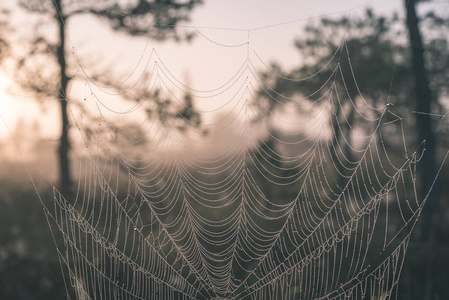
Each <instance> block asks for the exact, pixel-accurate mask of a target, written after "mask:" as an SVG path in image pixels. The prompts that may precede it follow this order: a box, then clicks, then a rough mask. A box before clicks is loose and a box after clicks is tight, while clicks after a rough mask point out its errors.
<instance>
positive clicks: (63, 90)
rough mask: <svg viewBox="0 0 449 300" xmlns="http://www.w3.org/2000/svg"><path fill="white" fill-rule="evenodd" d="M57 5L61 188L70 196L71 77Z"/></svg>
mask: <svg viewBox="0 0 449 300" xmlns="http://www.w3.org/2000/svg"><path fill="white" fill-rule="evenodd" d="M53 6H54V7H55V18H56V21H57V23H58V26H59V45H58V47H57V50H56V51H57V53H56V54H57V57H58V63H59V67H60V87H59V95H58V98H59V99H60V100H59V103H60V105H61V125H62V126H61V138H60V140H59V150H58V158H59V188H60V192H61V194H62V195H63V196H64V197H66V198H68V197H70V196H71V192H72V176H71V172H70V158H69V153H70V139H69V128H70V122H69V118H68V115H67V85H68V83H69V77H68V76H67V74H66V68H67V64H66V57H65V21H66V18H65V17H64V14H63V11H62V3H61V0H55V1H53Z"/></svg>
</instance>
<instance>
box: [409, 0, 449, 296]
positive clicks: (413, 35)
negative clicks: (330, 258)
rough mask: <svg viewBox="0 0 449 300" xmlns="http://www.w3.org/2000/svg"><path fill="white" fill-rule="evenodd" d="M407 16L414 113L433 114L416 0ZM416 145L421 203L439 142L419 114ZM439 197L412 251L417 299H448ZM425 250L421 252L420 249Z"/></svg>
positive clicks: (432, 197)
mask: <svg viewBox="0 0 449 300" xmlns="http://www.w3.org/2000/svg"><path fill="white" fill-rule="evenodd" d="M404 1H405V9H406V14H407V27H408V31H409V38H410V48H411V54H412V71H413V77H414V85H415V99H414V101H415V110H416V111H417V112H423V113H431V108H432V101H433V98H432V93H431V90H430V87H429V80H428V78H427V74H426V68H425V61H424V46H423V41H422V37H421V33H420V30H419V20H418V17H417V14H416V2H417V1H416V0H404ZM416 131H417V143H418V144H421V142H423V141H425V143H424V149H425V152H424V155H423V157H422V159H421V161H420V162H419V163H418V176H419V179H420V180H419V181H420V182H421V185H420V187H419V196H420V198H421V200H423V199H425V197H427V194H428V193H429V191H430V190H431V188H432V184H433V181H434V178H435V174H436V171H437V170H436V160H435V157H436V148H435V145H436V141H435V136H434V133H433V131H432V120H431V117H430V116H429V115H425V114H419V113H418V114H416ZM438 198H439V193H438V190H437V189H436V188H433V190H432V191H431V193H430V194H429V196H428V198H427V202H426V204H425V207H424V209H423V211H422V214H421V221H420V226H418V228H417V229H418V240H417V243H416V246H415V247H414V248H416V249H412V251H410V253H409V255H411V256H412V257H411V260H410V262H409V263H408V264H409V266H408V268H407V269H408V270H409V271H408V272H409V274H406V276H410V277H411V282H412V285H413V287H414V296H415V297H416V298H417V299H418V298H419V299H447V298H446V297H444V296H443V297H441V296H442V294H441V292H439V291H438V290H440V289H441V288H442V287H443V286H442V285H441V283H438V280H437V278H438V277H439V276H440V275H443V274H445V273H446V272H447V271H446V270H443V269H444V266H441V265H438V264H437V263H435V262H436V260H438V256H436V255H437V252H436V250H437V249H438V247H437V244H438V237H437V236H438V231H439V229H440V228H439V227H440V216H441V213H440V211H441V209H439V206H440V203H439V202H438V201H439V199H438ZM422 248H424V249H426V250H425V251H418V249H422Z"/></svg>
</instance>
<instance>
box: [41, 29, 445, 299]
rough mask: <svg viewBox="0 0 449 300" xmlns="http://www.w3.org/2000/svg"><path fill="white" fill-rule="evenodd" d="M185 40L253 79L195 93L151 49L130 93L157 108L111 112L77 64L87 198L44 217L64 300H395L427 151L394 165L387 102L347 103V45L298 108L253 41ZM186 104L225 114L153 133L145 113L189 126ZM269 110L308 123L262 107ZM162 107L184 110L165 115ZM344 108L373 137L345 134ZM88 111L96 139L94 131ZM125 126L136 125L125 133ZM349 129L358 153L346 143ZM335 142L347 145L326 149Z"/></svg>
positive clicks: (59, 200) (80, 195) (108, 92)
mask: <svg viewBox="0 0 449 300" xmlns="http://www.w3.org/2000/svg"><path fill="white" fill-rule="evenodd" d="M273 26H274V25H273ZM273 26H269V27H267V28H272V27H273ZM276 26H282V24H279V25H276ZM264 28H265V27H260V28H257V29H255V30H258V31H263V30H264ZM186 30H192V31H195V32H197V33H199V37H198V38H204V39H205V40H207V41H208V42H210V43H212V44H214V45H216V46H217V47H226V48H242V47H243V48H246V49H245V50H246V51H244V53H245V54H244V55H242V64H241V65H240V67H239V68H238V69H237V70H236V71H235V72H234V74H233V75H232V76H230V77H229V79H228V80H226V81H224V82H223V84H221V85H219V86H218V87H213V88H210V89H205V90H199V89H195V88H193V87H190V86H189V85H188V84H185V83H183V81H182V80H180V79H179V78H176V77H175V76H174V75H173V72H172V71H171V70H170V69H169V68H168V67H167V65H168V64H167V63H166V61H165V60H164V58H163V57H162V56H160V55H159V54H158V52H157V49H155V48H154V47H151V41H150V40H149V41H150V42H149V43H148V44H147V46H146V47H145V49H144V50H143V53H142V57H141V58H140V59H139V62H138V64H137V66H136V67H135V68H134V71H133V73H132V74H130V75H129V76H128V77H126V79H124V80H123V81H122V87H123V86H127V87H126V88H125V89H124V91H125V92H124V93H129V92H132V91H135V90H137V89H138V88H139V87H141V86H144V87H145V88H147V89H149V90H150V91H152V92H154V91H158V92H157V93H155V94H151V95H152V96H151V97H147V98H145V97H143V98H140V100H139V101H137V102H135V103H134V104H133V105H132V106H131V108H129V105H128V107H127V108H125V109H122V108H123V106H121V107H120V106H116V105H115V104H114V103H113V102H114V101H112V100H111V98H110V97H112V96H113V95H114V93H115V94H119V93H118V92H117V90H118V89H117V87H112V88H109V87H102V86H100V85H99V84H97V83H96V82H95V81H94V80H93V79H92V78H90V77H89V76H88V72H87V71H85V69H86V68H85V67H84V66H83V64H82V63H81V60H80V59H78V56H77V54H76V51H75V49H74V48H73V49H74V52H73V57H74V59H75V61H77V62H78V72H77V78H76V79H77V80H81V81H83V82H84V83H85V93H86V94H85V97H84V101H82V104H81V105H76V106H75V105H74V104H72V102H73V103H74V101H75V100H71V95H70V93H69V94H68V95H67V97H66V99H65V97H63V99H62V100H61V101H67V102H68V104H69V110H70V114H71V116H72V124H74V127H75V128H76V129H78V131H77V134H76V136H77V137H78V140H79V143H80V144H81V145H82V150H81V154H80V155H79V159H78V174H79V176H78V179H79V181H78V185H77V192H76V194H75V196H74V197H73V198H72V199H65V198H64V197H63V196H62V195H61V193H60V192H59V191H58V189H57V188H53V192H54V199H53V202H52V203H51V204H48V202H47V201H43V204H44V211H45V214H46V217H47V220H48V222H49V225H50V227H51V229H52V232H53V235H54V237H55V243H56V248H57V252H58V256H59V260H60V262H61V266H62V269H63V274H64V278H65V282H66V288H67V296H68V298H70V299H72V298H73V299H390V298H394V297H395V295H396V292H397V283H398V279H399V275H400V273H401V267H402V263H403V261H404V256H405V252H406V249H407V245H408V242H409V238H410V234H411V232H412V229H413V227H414V225H415V223H416V221H417V220H418V217H419V215H420V213H421V210H422V209H423V206H424V204H425V201H426V199H420V198H419V197H418V196H417V195H418V193H417V186H418V183H417V181H416V164H417V163H418V162H419V158H420V155H421V153H422V147H420V148H418V150H417V152H413V153H412V152H409V151H407V149H406V139H405V136H404V132H403V130H402V131H400V132H401V133H400V136H401V137H400V139H401V141H403V143H401V144H403V149H402V150H401V153H400V154H398V153H397V152H398V151H397V149H396V150H395V151H393V150H391V149H390V148H391V147H388V145H386V143H385V135H386V134H388V132H389V131H388V130H389V128H397V127H398V126H399V128H402V119H401V117H399V116H397V114H395V113H393V111H392V110H391V106H390V104H389V103H385V99H377V101H372V102H369V101H368V100H366V99H365V98H364V97H363V95H362V94H361V93H360V92H359V95H357V101H356V99H353V98H352V97H351V96H350V95H349V93H348V85H350V84H352V85H354V86H355V87H356V88H357V90H358V87H357V81H356V75H357V74H352V75H351V78H345V75H344V72H342V70H341V65H340V64H339V61H338V60H339V59H341V57H345V58H347V60H348V61H350V55H351V54H350V53H349V51H348V49H347V48H346V45H345V42H344V40H342V44H341V47H340V48H339V49H338V51H337V53H336V54H335V55H334V56H333V57H332V58H331V61H330V62H329V64H328V65H326V68H332V71H333V72H331V76H330V77H329V78H328V79H327V80H326V81H324V82H322V86H321V88H320V89H319V90H317V91H316V92H315V93H312V94H310V95H306V96H303V95H301V96H296V95H293V96H292V97H290V98H288V97H287V96H284V95H282V92H278V91H275V90H272V89H271V87H270V84H269V83H267V82H265V79H264V78H263V77H261V76H260V73H259V70H260V69H263V70H264V71H267V70H268V71H270V69H269V67H268V65H267V64H266V63H265V62H264V61H263V60H262V58H261V56H260V55H259V54H258V52H256V51H257V49H252V48H251V44H250V42H249V41H250V40H249V34H250V32H251V30H247V32H248V41H247V42H244V43H240V42H237V43H234V44H225V43H222V42H220V41H216V40H214V38H213V33H214V30H225V29H223V28H218V29H214V28H200V27H193V28H186ZM205 31H208V32H207V33H206V32H205ZM242 53H243V52H242ZM245 55H246V57H245ZM148 70H151V71H150V72H149V73H148V74H149V76H143V75H142V74H144V73H145V72H147V71H148ZM321 71H322V70H321ZM321 71H320V72H321ZM140 72H141V73H140ZM271 72H272V74H274V76H280V75H279V74H275V71H274V70H271ZM317 74H318V73H317ZM317 74H312V75H311V76H305V77H304V78H291V79H287V78H284V79H285V80H290V81H293V82H295V81H307V80H314V78H316V76H317ZM133 80H134V81H133ZM261 91H262V94H263V95H262V96H261V95H260V94H261ZM184 93H189V94H190V95H191V97H192V98H193V99H202V101H204V100H206V101H207V102H208V103H212V104H213V105H211V107H213V108H211V109H208V110H206V109H202V108H201V107H199V109H198V110H199V112H200V113H201V115H203V116H205V115H208V114H209V115H212V114H215V113H217V112H222V114H221V115H219V117H215V119H214V122H213V123H210V124H204V125H202V127H200V128H198V127H195V126H194V124H192V126H191V128H190V129H189V130H187V131H184V132H182V130H180V129H179V126H178V125H179V124H178V122H179V120H180V119H181V121H182V122H187V123H188V122H191V120H189V119H187V118H185V119H182V118H183V117H184V116H182V115H178V116H176V117H175V118H169V117H167V118H166V119H165V121H164V122H162V121H161V119H160V118H149V117H148V115H147V113H146V112H148V111H152V112H157V113H158V114H159V115H160V116H163V115H164V112H163V111H162V107H163V109H165V110H168V111H177V108H179V107H181V108H185V109H187V110H189V109H190V107H188V106H185V103H184V102H183V101H182V99H181V98H182V96H180V95H182V94H184ZM261 97H262V98H263V97H266V98H269V99H271V101H273V102H276V103H277V105H279V106H280V107H283V109H284V110H285V111H290V112H291V111H295V112H299V113H298V114H299V116H300V117H297V118H296V119H295V120H291V119H288V118H286V117H285V115H282V114H277V113H275V112H274V111H270V109H268V110H267V109H265V108H263V106H257V105H256V104H257V103H258V101H260V99H261ZM165 99H174V101H172V102H169V103H166V105H165V106H161V105H160V103H163V102H164V100H165ZM285 99H288V100H289V101H288V104H287V101H285ZM380 102H382V104H379V103H380ZM156 103H159V104H156ZM373 103H375V104H376V105H373ZM348 105H349V106H350V107H351V106H352V107H353V110H354V112H355V114H356V115H357V118H358V119H359V120H362V121H363V128H364V130H362V131H361V130H357V127H356V125H357V124H359V123H357V124H355V123H353V124H351V123H350V122H351V121H350V120H349V118H346V115H345V114H347V112H348ZM80 107H81V109H80ZM339 110H340V111H342V112H343V118H340V119H338V118H337V117H336V116H335V115H334V112H335V111H339ZM87 111H89V115H95V118H93V119H95V120H96V121H97V123H98V125H95V124H94V126H92V124H88V122H86V121H85V115H84V114H85V112H87ZM304 112H305V113H304ZM261 115H262V116H263V117H264V118H265V119H267V118H272V119H273V120H274V121H275V122H276V123H278V124H280V126H279V128H281V129H277V131H276V132H277V133H276V134H275V133H274V132H273V131H268V133H267V135H268V139H267V138H266V137H263V135H261V134H260V127H263V125H261V123H259V122H257V121H254V120H255V119H256V117H257V116H259V117H260V116H261ZM91 119H92V118H91ZM117 120H119V121H120V122H122V123H123V124H131V123H132V124H138V125H137V128H135V127H132V129H131V128H122V127H119V126H116V123H117ZM136 120H138V121H137V123H136ZM126 122H128V123H126ZM335 122H338V124H337V123H335ZM358 122H360V121H358ZM340 123H341V124H340ZM334 125H336V126H334ZM343 126H345V128H349V129H350V130H349V132H350V135H351V136H353V137H355V136H357V142H356V143H355V142H349V141H348V140H347V139H345V138H344V137H345V133H344V132H343ZM395 126H396V127H395ZM92 127H93V129H92ZM282 128H288V129H282ZM205 129H206V130H207V131H208V134H207V135H206V136H204V134H203V131H204V130H205ZM336 130H337V132H336ZM87 131H89V132H90V134H87V133H86V132H87ZM338 131H340V132H338ZM336 135H341V136H343V139H342V140H341V142H340V143H331V142H330V141H331V140H332V138H333V137H335V136H336ZM123 136H125V137H126V138H123ZM120 137H122V138H120ZM268 140H274V141H276V143H277V144H278V145H279V146H278V147H272V146H270V145H269V144H267V141H268ZM355 144H357V145H355ZM285 148H288V149H294V151H289V153H286V151H282V149H285ZM348 153H350V154H351V155H350V156H348V155H347V154H348ZM435 180H436V179H435ZM429 192H430V191H429ZM59 241H62V242H59Z"/></svg>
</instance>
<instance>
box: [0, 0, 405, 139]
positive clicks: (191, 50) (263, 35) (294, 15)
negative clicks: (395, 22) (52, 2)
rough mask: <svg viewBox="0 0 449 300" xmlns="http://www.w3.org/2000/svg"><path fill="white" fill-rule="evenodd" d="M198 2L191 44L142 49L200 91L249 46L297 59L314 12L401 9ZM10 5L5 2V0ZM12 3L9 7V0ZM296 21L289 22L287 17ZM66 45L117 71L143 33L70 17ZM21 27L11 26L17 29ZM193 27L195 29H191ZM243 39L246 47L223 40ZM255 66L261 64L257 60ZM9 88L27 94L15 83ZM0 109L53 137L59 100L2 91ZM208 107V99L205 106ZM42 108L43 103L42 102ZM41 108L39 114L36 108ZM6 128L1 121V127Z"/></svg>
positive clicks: (380, 2)
mask: <svg viewBox="0 0 449 300" xmlns="http://www.w3.org/2000/svg"><path fill="white" fill-rule="evenodd" d="M204 2H205V3H204V5H203V6H201V7H199V8H198V9H196V10H195V11H194V12H193V14H192V18H191V22H190V23H188V24H187V25H189V26H194V27H196V28H192V27H188V28H181V29H180V30H181V32H182V31H184V32H190V33H191V32H193V33H197V37H196V38H195V39H194V41H193V42H191V43H188V44H187V43H183V44H177V43H175V42H164V43H155V42H153V41H151V40H150V41H149V46H148V47H149V49H151V48H154V49H155V50H156V51H157V53H158V55H159V56H160V59H161V60H162V61H163V62H164V64H165V65H166V66H167V68H168V69H170V71H171V72H172V73H173V75H174V76H176V77H177V78H178V79H179V80H181V81H186V80H187V81H188V84H189V85H190V86H192V87H194V88H198V89H201V90H207V89H211V88H214V87H216V86H219V85H220V84H222V83H223V82H226V81H227V80H228V79H229V78H231V77H232V75H233V74H235V72H236V71H237V70H238V68H239V67H240V66H241V64H242V62H244V60H245V59H246V57H247V55H248V52H249V53H250V54H249V55H250V56H251V59H252V60H253V61H256V59H255V57H254V51H256V52H257V54H258V55H260V57H261V58H262V59H263V60H264V61H265V62H266V63H268V62H271V61H276V62H279V63H280V64H281V65H282V66H283V67H285V68H289V66H292V67H293V66H296V65H298V63H300V56H299V55H298V53H297V51H296V50H295V49H294V46H293V43H294V38H295V37H298V36H299V35H300V33H301V28H302V27H304V26H305V25H306V24H308V22H313V20H318V19H319V17H320V16H323V15H329V16H335V17H341V16H351V15H355V14H360V13H362V12H363V11H364V10H365V9H366V7H372V8H374V10H375V11H376V12H378V13H382V14H390V13H392V12H393V11H399V12H400V13H401V12H402V1H401V0H394V1H391V0H390V1H386V0H374V1H366V0H341V1H338V0H332V1H324V0H314V1H298V0H297V1H293V0H277V1H260V0H243V1H242V0H227V1H218V0H205V1H204ZM9 5H11V4H9ZM11 8H12V9H13V10H14V6H11ZM16 16H17V17H16V18H14V22H15V25H16V26H19V24H21V23H22V22H23V24H24V25H25V26H26V25H27V20H26V17H27V16H26V15H24V14H17V15H16ZM295 20H296V21H297V22H291V23H288V22H290V21H295ZM284 22H287V23H288V24H286V25H281V26H274V27H267V28H264V29H260V30H257V31H251V32H250V33H249V36H248V32H246V31H245V30H246V29H254V28H259V27H264V26H267V25H275V24H280V23H284ZM68 26H69V31H68V37H69V47H73V48H74V53H75V55H72V57H70V58H69V59H72V60H76V58H78V59H80V62H81V65H83V64H92V63H91V61H92V59H93V60H96V59H97V58H99V57H100V58H101V59H102V63H103V64H104V65H106V64H109V65H112V66H116V68H117V70H121V71H122V72H123V73H126V72H127V70H130V69H132V68H133V67H134V66H135V65H136V64H137V62H138V60H139V58H140V57H141V56H142V55H143V53H144V51H145V45H146V43H147V41H148V39H146V38H129V37H126V36H125V35H123V34H117V33H113V32H111V31H110V30H109V29H108V28H107V25H105V24H104V23H102V22H101V21H99V20H98V19H96V18H95V17H86V16H81V17H76V18H74V19H73V20H71V22H70V23H69V24H68ZM210 28H227V29H242V30H221V29H220V30H219V29H210ZM20 29H21V26H19V27H18V30H20ZM197 30H198V31H197ZM247 41H249V42H250V49H249V51H248V49H247V47H246V46H241V47H226V46H229V45H240V44H244V43H246V42H247ZM259 66H261V65H259ZM77 78H82V77H77ZM10 81H11V80H10V79H8V75H7V73H6V72H5V71H4V72H3V73H0V90H2V91H5V90H6V89H7V88H8V87H7V86H8V83H9V82H10ZM9 91H11V92H14V93H18V94H21V95H23V96H27V94H26V93H24V92H21V91H20V90H17V89H13V90H11V89H9ZM77 93H78V94H82V93H83V86H82V84H78V86H75V87H74V95H75V94H77ZM0 96H1V102H2V105H1V106H0V113H1V114H2V116H3V117H4V119H5V121H6V122H7V124H8V126H9V127H10V128H11V129H13V128H14V126H15V123H16V122H17V120H18V119H19V118H23V119H25V120H26V121H27V122H28V121H29V122H30V124H31V122H32V120H33V119H40V120H45V121H41V123H42V124H41V128H42V131H43V133H44V134H45V135H46V136H50V137H56V136H57V134H58V132H59V125H58V124H59V116H58V114H57V108H58V106H56V105H53V103H51V101H47V102H48V103H47V104H46V105H44V106H38V105H37V104H36V103H34V101H33V99H31V98H27V97H15V96H13V95H11V94H6V93H4V92H1V95H0ZM197 105H199V106H200V109H201V108H202V107H206V109H207V107H208V105H209V107H211V106H210V105H211V104H210V102H209V103H206V102H203V103H197ZM212 106H213V105H212ZM42 108H43V109H44V110H43V109H42ZM44 113H45V115H43V114H44ZM6 133H7V130H6V128H5V126H4V125H3V124H1V125H0V134H1V135H3V136H4V135H5V134H6Z"/></svg>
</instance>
